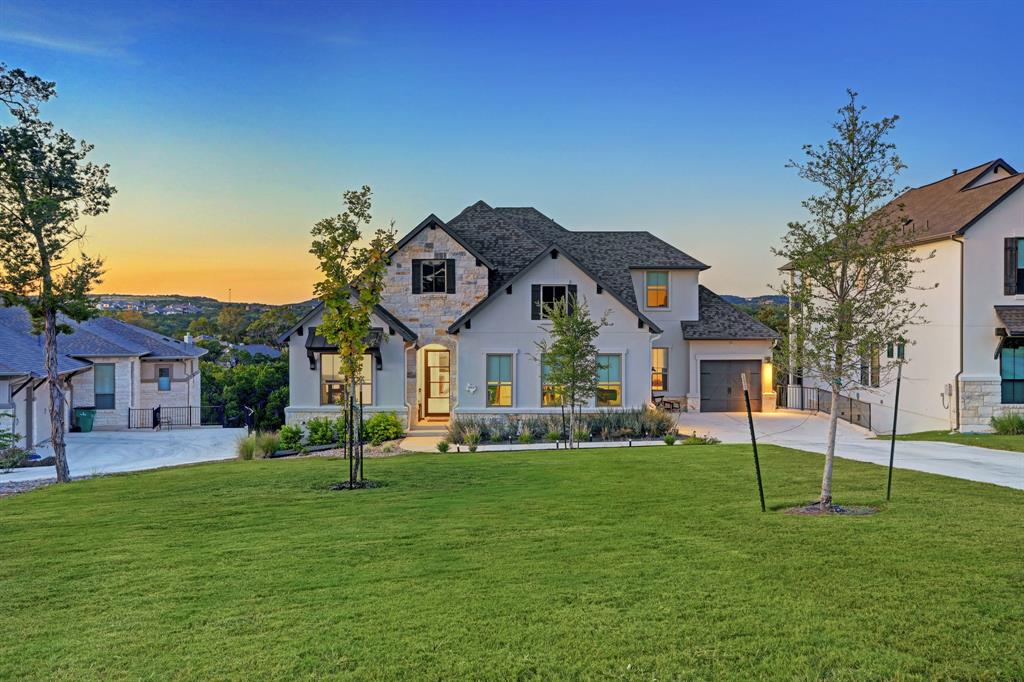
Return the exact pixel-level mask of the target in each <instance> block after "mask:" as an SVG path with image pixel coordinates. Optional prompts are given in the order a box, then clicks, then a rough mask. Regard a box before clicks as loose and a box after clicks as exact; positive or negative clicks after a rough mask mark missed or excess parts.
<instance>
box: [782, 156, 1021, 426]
mask: <svg viewBox="0 0 1024 682" xmlns="http://www.w3.org/2000/svg"><path fill="white" fill-rule="evenodd" d="M1022 188H1024V173H1018V172H1017V171H1016V170H1015V169H1014V168H1013V167H1012V166H1010V165H1009V164H1008V163H1007V162H1005V161H1003V160H1002V159H996V160H995V161H990V162H988V163H983V164H981V165H979V166H975V167H974V168H970V169H968V170H966V171H960V172H957V171H953V174H952V175H950V176H948V177H945V178H943V179H941V180H938V181H936V182H933V183H930V184H928V185H924V186H922V187H917V188H914V189H911V190H908V191H907V192H905V193H903V194H902V195H901V196H899V197H897V198H896V199H895V200H893V202H892V204H891V205H896V204H902V205H903V210H904V212H905V214H906V216H907V218H908V219H909V220H910V226H911V227H912V230H909V231H908V233H909V234H912V237H911V241H909V243H910V244H911V245H912V247H913V250H914V251H915V253H916V254H917V255H918V256H920V257H921V258H923V259H925V260H924V261H923V262H922V263H921V265H920V268H921V269H922V272H921V273H920V274H919V275H918V276H917V278H916V280H915V282H914V284H915V287H918V288H914V289H911V290H909V291H908V295H909V296H911V297H912V299H913V300H916V301H918V302H920V303H924V304H925V305H926V306H927V307H926V308H925V309H924V311H923V314H924V317H925V318H926V320H927V323H926V324H921V325H917V326H914V327H912V328H911V329H910V330H909V335H908V338H907V339H906V343H903V344H900V343H897V342H894V343H891V344H888V346H887V347H886V348H882V349H878V353H877V357H875V358H870V359H867V360H866V361H865V363H864V365H865V366H864V369H863V371H862V372H861V374H862V377H860V378H859V379H860V385H859V386H858V387H857V388H855V389H854V390H852V391H851V395H852V397H854V398H857V399H859V400H863V401H865V402H867V403H869V404H870V409H871V426H872V429H873V430H874V431H876V432H879V433H891V432H892V421H893V403H894V398H895V395H894V392H895V385H894V384H892V383H890V384H888V385H882V386H879V385H877V384H878V383H879V382H878V380H877V377H878V374H879V372H878V371H877V369H876V368H878V367H879V366H880V365H881V364H883V363H888V362H895V361H897V360H899V359H900V358H904V359H905V365H904V369H903V382H902V389H901V392H900V406H899V411H900V413H899V419H898V420H897V431H898V432H899V433H912V432H916V431H926V430H941V429H948V430H960V431H965V432H967V431H975V432H984V431H990V430H991V427H990V420H991V418H992V417H993V416H994V415H1001V414H1005V413H1009V412H1017V413H1024V189H1022ZM790 275H791V276H798V275H797V274H796V273H790ZM936 285H937V286H936ZM808 381H811V380H810V378H808Z"/></svg>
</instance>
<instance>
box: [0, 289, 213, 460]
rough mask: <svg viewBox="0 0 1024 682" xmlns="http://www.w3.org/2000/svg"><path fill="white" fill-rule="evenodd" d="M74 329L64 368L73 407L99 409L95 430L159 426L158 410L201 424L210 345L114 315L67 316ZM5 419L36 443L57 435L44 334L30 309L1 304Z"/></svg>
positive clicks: (63, 339) (1, 409)
mask: <svg viewBox="0 0 1024 682" xmlns="http://www.w3.org/2000/svg"><path fill="white" fill-rule="evenodd" d="M63 322H64V323H65V324H67V325H68V326H70V327H71V330H72V333H70V334H60V335H59V336H58V337H57V357H58V373H59V376H60V379H61V384H62V385H61V388H62V389H63V390H64V396H65V404H66V406H67V409H68V410H69V412H68V414H67V415H65V423H66V424H68V426H69V427H70V426H71V425H72V423H73V419H72V412H71V410H72V408H75V407H93V408H95V409H96V416H95V420H94V428H96V429H127V428H129V427H143V428H146V427H152V426H154V423H153V416H152V414H153V409H154V408H157V407H160V408H161V409H162V410H163V412H164V423H165V424H167V423H171V424H173V423H174V422H177V423H179V424H181V425H195V423H199V422H201V421H202V419H201V415H200V413H199V411H200V409H201V408H200V405H201V397H200V375H199V358H200V357H201V356H202V355H204V354H205V353H206V350H205V349H203V348H200V347H199V346H196V345H195V344H193V343H190V342H187V341H178V340H176V339H172V338H169V337H166V336H163V335H162V334H158V333H156V332H152V331H150V330H148V329H142V328H141V327H136V326H134V325H130V324H127V323H125V322H121V321H120V320H116V319H114V318H110V317H96V318H94V319H91V320H87V321H85V322H80V323H79V322H73V321H71V320H63ZM0 414H4V415H8V416H5V417H3V418H2V419H3V420H4V421H3V422H0V423H2V424H4V425H5V426H7V427H8V428H10V427H12V426H13V430H14V431H15V432H16V433H18V434H20V435H21V436H22V437H23V438H24V440H23V441H22V444H23V445H27V446H29V447H31V446H34V445H37V444H40V443H44V442H46V441H47V440H49V438H50V419H49V385H48V383H47V377H46V369H45V364H44V356H43V339H42V336H41V335H39V334H36V333H35V332H34V331H33V329H32V323H31V320H30V319H29V316H28V313H27V312H26V311H25V310H24V309H23V308H2V307H0Z"/></svg>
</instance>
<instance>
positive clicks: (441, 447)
mask: <svg viewBox="0 0 1024 682" xmlns="http://www.w3.org/2000/svg"><path fill="white" fill-rule="evenodd" d="M448 447H449V445H448V441H446V440H443V441H441V442H440V443H438V444H437V451H438V452H448Z"/></svg>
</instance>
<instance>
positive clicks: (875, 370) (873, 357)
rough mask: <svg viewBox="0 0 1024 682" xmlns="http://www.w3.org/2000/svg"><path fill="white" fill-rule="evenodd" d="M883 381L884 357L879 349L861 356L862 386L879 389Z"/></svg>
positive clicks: (872, 349) (870, 350) (873, 349)
mask: <svg viewBox="0 0 1024 682" xmlns="http://www.w3.org/2000/svg"><path fill="white" fill-rule="evenodd" d="M881 379H882V356H881V353H879V351H878V349H877V348H871V349H869V350H868V352H867V353H864V354H863V355H861V356H860V383H861V386H870V387H871V388H878V387H879V386H881V383H882V382H881Z"/></svg>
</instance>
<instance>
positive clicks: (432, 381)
mask: <svg viewBox="0 0 1024 682" xmlns="http://www.w3.org/2000/svg"><path fill="white" fill-rule="evenodd" d="M707 268H708V266H707V265H705V264H704V263H702V262H700V261H698V260H697V259H695V258H693V257H691V256H689V255H688V254H686V253H684V252H683V251H681V250H679V249H677V248H676V247H674V246H672V245H670V244H668V243H667V242H665V241H663V240H661V239H659V238H658V237H656V236H654V235H653V234H650V233H649V232H645V231H641V230H632V231H614V232H612V231H608V232H603V231H577V230H568V229H566V228H564V227H562V226H561V225H559V224H558V223H556V222H555V221H554V220H552V219H551V218H549V217H547V216H546V215H544V214H543V213H541V212H540V211H538V210H536V209H534V208H492V207H491V206H488V205H487V204H486V203H484V202H482V201H479V202H477V203H475V204H473V205H472V206H469V207H467V208H466V209H465V210H463V211H462V212H461V213H459V215H457V216H455V217H454V218H452V219H451V220H449V221H448V222H444V221H442V220H441V219H440V218H438V217H437V216H435V215H430V216H428V217H427V218H426V219H425V220H423V222H421V223H420V224H419V225H417V226H416V227H414V228H413V229H412V230H410V231H409V232H408V233H407V234H406V235H405V236H404V237H402V239H401V240H400V241H399V242H398V244H397V246H396V247H395V249H394V251H393V252H392V253H391V261H390V263H389V265H388V268H387V279H386V284H385V287H384V292H383V296H382V298H381V302H380V305H379V306H378V307H377V310H376V311H375V314H374V316H373V332H372V333H371V335H370V338H369V339H368V340H367V342H368V345H369V351H368V353H367V355H366V356H365V358H364V363H363V376H362V386H361V394H362V400H363V404H364V406H365V410H366V411H368V412H382V411H393V412H395V413H397V414H398V415H399V416H400V418H402V419H403V421H404V422H406V423H407V425H408V426H410V427H414V428H416V427H429V426H430V425H438V426H439V425H443V424H446V423H447V422H448V421H449V420H450V419H451V417H452V416H453V415H464V416H469V415H473V416H480V417H484V416H488V417H490V416H500V415H509V414H517V415H525V414H560V413H561V407H560V406H559V402H558V394H557V391H556V390H555V388H554V387H553V386H551V385H548V384H547V383H546V382H545V376H546V372H545V368H544V366H543V362H542V361H541V360H542V359H539V358H538V357H537V346H536V343H537V342H538V341H540V340H542V339H544V338H546V337H547V332H546V328H547V327H548V326H549V324H548V323H547V322H546V320H545V319H544V311H545V309H546V306H545V304H551V303H554V302H556V301H568V302H569V305H572V304H573V303H572V302H574V301H585V302H586V303H587V305H588V306H589V308H590V310H591V312H592V314H594V315H603V314H607V316H608V322H609V326H607V327H604V328H603V329H602V330H601V333H600V335H599V337H598V339H597V341H596V345H597V347H598V353H599V354H598V363H599V365H600V370H599V372H598V381H599V390H598V394H597V396H596V397H595V398H594V399H593V400H591V401H590V402H589V404H588V405H586V406H585V408H584V409H585V410H586V411H596V410H619V409H626V408H637V407H643V406H646V405H650V404H651V403H652V402H663V401H669V400H671V401H672V403H673V404H674V405H677V406H679V407H681V408H683V409H689V410H699V411H740V410H742V409H743V393H742V390H741V388H740V374H741V373H746V374H747V375H748V377H749V378H750V382H751V386H752V396H751V398H752V403H753V407H754V409H755V410H758V411H760V410H762V409H764V410H771V409H774V407H775V393H774V392H773V382H772V379H771V355H772V345H773V343H774V342H775V340H776V338H777V334H776V333H775V332H774V331H772V330H771V329H769V328H767V327H766V326H764V325H763V324H761V323H760V322H758V321H757V320H755V319H753V318H751V317H750V316H748V315H746V314H745V313H743V312H741V311H739V310H737V309H736V308H734V307H732V306H731V305H729V304H728V303H726V302H725V301H724V300H723V299H721V298H720V297H719V296H717V295H716V294H714V293H713V292H712V291H710V290H709V289H707V288H706V287H704V286H703V285H701V284H700V283H699V277H700V274H701V273H702V272H703V271H704V270H706V269H707ZM322 313H323V309H322V306H319V305H318V306H316V307H315V308H313V309H312V310H311V311H310V312H309V313H308V314H307V315H306V316H305V317H304V318H303V319H302V320H300V321H299V322H298V324H296V325H295V326H294V327H293V328H292V329H290V330H288V332H286V333H285V334H284V335H282V337H281V338H280V339H279V342H280V343H286V344H287V345H288V349H289V353H288V359H289V389H290V392H289V400H290V404H289V406H288V408H287V409H286V410H285V415H286V419H287V422H288V423H289V424H301V423H304V422H306V421H307V420H308V419H310V418H312V417H317V416H335V415H337V414H338V409H339V408H338V406H337V404H336V403H337V402H338V401H339V400H340V399H341V397H342V394H343V387H342V384H341V381H340V377H339V376H338V371H337V354H336V351H337V349H336V348H334V347H332V346H331V345H330V344H328V343H327V342H326V341H325V339H324V338H323V337H321V336H320V335H318V334H317V332H316V328H317V325H319V324H320V323H321V319H322Z"/></svg>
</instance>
